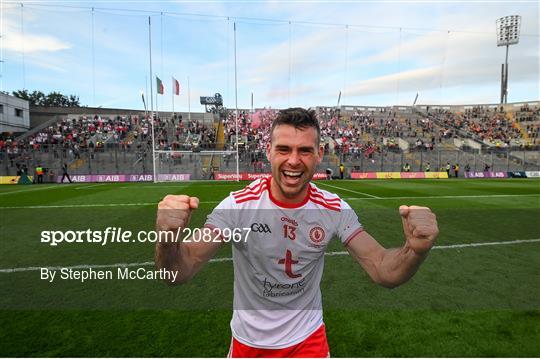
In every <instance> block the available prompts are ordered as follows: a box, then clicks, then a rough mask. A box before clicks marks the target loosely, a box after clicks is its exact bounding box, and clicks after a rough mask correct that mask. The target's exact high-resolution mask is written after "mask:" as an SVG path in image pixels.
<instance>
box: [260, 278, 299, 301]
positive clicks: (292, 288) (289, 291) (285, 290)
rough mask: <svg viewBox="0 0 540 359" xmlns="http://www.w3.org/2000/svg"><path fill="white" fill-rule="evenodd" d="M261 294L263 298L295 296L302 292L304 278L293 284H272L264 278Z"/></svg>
mask: <svg viewBox="0 0 540 359" xmlns="http://www.w3.org/2000/svg"><path fill="white" fill-rule="evenodd" d="M262 284H263V293H262V295H263V296H265V297H284V296H287V295H295V294H299V293H302V292H303V291H304V284H305V278H302V279H301V280H299V281H298V282H295V283H272V282H270V281H268V279H267V278H264V281H263V283H262Z"/></svg>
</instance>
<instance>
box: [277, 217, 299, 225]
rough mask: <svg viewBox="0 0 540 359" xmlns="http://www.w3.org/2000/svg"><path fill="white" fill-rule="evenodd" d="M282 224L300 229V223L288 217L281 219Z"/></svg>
mask: <svg viewBox="0 0 540 359" xmlns="http://www.w3.org/2000/svg"><path fill="white" fill-rule="evenodd" d="M281 222H287V223H290V224H292V225H293V226H296V227H298V222H296V221H295V220H294V219H291V218H288V217H281Z"/></svg>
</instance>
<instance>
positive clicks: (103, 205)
mask: <svg viewBox="0 0 540 359" xmlns="http://www.w3.org/2000/svg"><path fill="white" fill-rule="evenodd" d="M219 202H220V201H202V202H199V204H215V203H219ZM157 204H158V202H141V203H96V204H58V205H50V206H11V207H0V210H2V209H47V208H92V207H131V206H157Z"/></svg>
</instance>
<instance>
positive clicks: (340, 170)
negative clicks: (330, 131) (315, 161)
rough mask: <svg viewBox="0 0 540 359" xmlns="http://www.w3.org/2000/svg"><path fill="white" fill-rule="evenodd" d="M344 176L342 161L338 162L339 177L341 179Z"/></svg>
mask: <svg viewBox="0 0 540 359" xmlns="http://www.w3.org/2000/svg"><path fill="white" fill-rule="evenodd" d="M321 159H322V155H321ZM344 176H345V166H344V165H343V163H340V164H339V178H340V179H343V177H344Z"/></svg>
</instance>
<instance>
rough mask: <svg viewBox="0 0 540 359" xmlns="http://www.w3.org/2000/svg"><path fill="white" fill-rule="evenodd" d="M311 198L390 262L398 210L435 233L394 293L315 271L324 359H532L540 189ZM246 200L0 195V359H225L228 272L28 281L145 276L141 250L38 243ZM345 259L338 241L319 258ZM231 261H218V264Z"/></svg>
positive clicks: (72, 192)
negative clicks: (185, 279) (133, 267)
mask: <svg viewBox="0 0 540 359" xmlns="http://www.w3.org/2000/svg"><path fill="white" fill-rule="evenodd" d="M317 183H318V185H319V186H320V187H321V188H323V189H326V190H328V191H331V192H334V193H336V194H338V195H340V196H341V197H342V198H344V199H346V200H347V202H348V203H349V204H350V205H351V206H352V207H353V209H354V210H355V211H356V212H357V214H358V216H359V218H360V221H361V222H362V224H363V225H364V227H365V229H366V230H367V231H368V232H369V233H370V234H371V235H373V236H374V237H375V238H376V239H377V240H378V241H379V242H381V243H382V244H383V245H384V246H386V247H396V246H400V245H401V244H402V243H403V234H402V225H401V219H400V217H399V214H398V207H399V205H401V204H406V205H413V204H415V205H422V206H428V207H430V208H431V209H432V210H433V211H434V212H435V213H436V214H437V218H438V222H439V228H440V235H439V238H438V240H437V244H436V245H437V246H438V248H435V249H433V250H432V252H431V253H430V255H429V258H428V259H427V260H426V262H425V263H424V264H423V265H422V267H421V268H420V271H419V272H418V273H417V274H416V276H415V277H414V278H413V279H412V280H411V281H410V282H409V283H407V284H405V285H403V286H401V287H399V288H396V289H393V290H388V289H384V288H381V287H378V286H376V285H375V284H373V283H372V282H371V281H370V280H369V278H368V277H367V275H366V274H365V273H364V272H363V271H362V269H361V268H360V266H359V265H358V264H356V263H355V262H354V261H353V259H352V258H350V257H349V256H348V255H339V253H338V255H329V256H327V257H326V258H325V272H324V276H323V281H322V284H321V287H322V294H323V302H324V319H325V323H326V327H327V334H328V340H329V344H330V350H331V355H332V356H333V357H381V356H383V357H387V356H391V357H393V356H400V357H402V356H414V357H424V356H429V357H433V356H434V357H493V356H496V357H538V356H540V181H538V180H532V179H527V180H523V179H507V180H493V179H491V180H462V179H458V180H456V179H448V180H369V181H319V182H317ZM245 184H246V183H236V182H204V181H203V182H186V183H162V184H151V183H145V184H126V183H116V184H73V185H42V186H37V185H35V186H3V187H0V252H1V255H0V293H1V294H0V356H2V357H20V356H36V357H48V356H61V357H80V356H82V357H126V356H131V357H133V356H137V357H148V356H150V357H160V356H165V357H223V356H226V354H227V351H228V347H229V343H230V339H231V333H230V328H229V321H230V318H231V314H232V285H233V271H232V263H231V262H230V261H228V260H223V261H215V262H212V263H209V264H207V266H206V267H205V268H204V269H203V270H202V271H201V272H200V273H199V274H198V275H197V276H196V277H195V278H194V280H193V281H191V282H190V283H188V284H186V285H183V286H177V287H168V286H167V285H166V284H164V283H163V282H159V281H142V280H132V281H118V280H109V281H88V282H85V283H83V284H81V283H80V282H75V281H57V282H54V283H48V282H46V281H43V280H41V279H40V278H39V270H32V269H31V268H32V267H52V266H76V265H111V264H116V263H147V262H152V261H153V245H152V244H151V243H133V244H132V243H130V244H111V245H107V246H99V245H96V244H87V243H85V244H74V245H63V244H61V245H59V246H56V247H51V246H48V245H46V244H43V243H40V233H41V231H43V230H70V229H71V230H83V229H87V228H91V229H92V230H99V229H105V228H106V227H110V226H115V227H122V228H123V229H125V230H131V231H137V230H151V229H153V226H154V221H155V211H156V204H157V202H158V201H159V200H160V199H161V198H162V197H163V196H165V195H166V194H181V193H183V194H188V195H192V196H197V197H199V198H200V200H201V205H200V208H199V210H198V211H197V212H196V214H194V216H193V218H192V224H193V225H200V224H202V223H203V222H204V219H205V216H206V215H207V214H208V213H209V212H210V211H211V210H212V209H213V208H214V207H215V206H216V204H217V203H218V202H219V201H220V200H221V199H223V198H224V197H225V196H226V195H228V193H229V192H230V191H233V190H237V189H241V188H242V187H243V186H245ZM515 241H521V242H515ZM505 242H513V243H511V244H509V243H506V244H505ZM460 244H465V245H466V246H463V247H459V246H457V245H460ZM471 244H473V245H474V246H470V245H471ZM482 244H487V245H482ZM342 251H344V248H343V246H342V245H341V244H340V243H339V242H338V241H334V242H333V243H332V244H331V245H330V246H329V248H328V250H327V252H329V253H335V252H342ZM230 254H231V249H230V246H224V247H223V248H222V249H221V250H220V251H219V252H218V254H217V256H216V257H218V258H229V257H230ZM148 268H151V267H150V266H148Z"/></svg>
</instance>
